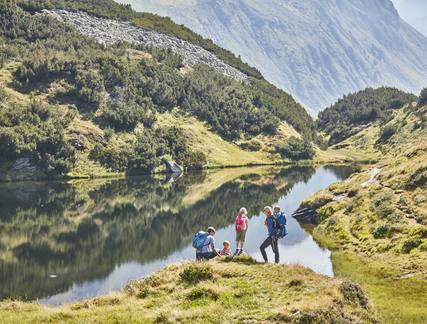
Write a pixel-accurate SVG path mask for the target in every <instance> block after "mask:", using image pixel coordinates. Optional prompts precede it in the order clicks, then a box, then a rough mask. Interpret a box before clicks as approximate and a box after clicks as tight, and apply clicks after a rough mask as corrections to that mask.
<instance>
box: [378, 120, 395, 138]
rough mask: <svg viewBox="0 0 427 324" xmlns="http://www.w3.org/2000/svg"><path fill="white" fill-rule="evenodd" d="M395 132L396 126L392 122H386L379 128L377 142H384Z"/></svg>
mask: <svg viewBox="0 0 427 324" xmlns="http://www.w3.org/2000/svg"><path fill="white" fill-rule="evenodd" d="M396 132H397V126H396V125H394V124H388V125H386V126H384V127H382V128H381V130H380V138H379V142H383V143H384V142H386V141H387V140H388V139H390V138H391V137H392V136H393V135H394V134H396Z"/></svg>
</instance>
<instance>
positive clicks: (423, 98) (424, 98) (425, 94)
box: [418, 88, 427, 106]
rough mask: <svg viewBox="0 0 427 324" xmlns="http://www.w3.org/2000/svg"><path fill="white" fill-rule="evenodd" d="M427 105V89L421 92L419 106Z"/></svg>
mask: <svg viewBox="0 0 427 324" xmlns="http://www.w3.org/2000/svg"><path fill="white" fill-rule="evenodd" d="M426 104H427V88H424V89H423V90H421V93H420V96H419V98H418V106H423V105H426Z"/></svg>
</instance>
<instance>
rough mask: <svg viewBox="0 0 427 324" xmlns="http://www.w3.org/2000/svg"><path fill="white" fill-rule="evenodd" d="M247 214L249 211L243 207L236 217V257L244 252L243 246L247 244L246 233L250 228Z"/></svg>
mask: <svg viewBox="0 0 427 324" xmlns="http://www.w3.org/2000/svg"><path fill="white" fill-rule="evenodd" d="M247 214H248V211H247V210H246V208H244V207H242V208H240V211H239V213H238V214H237V216H236V224H235V229H236V243H237V246H236V252H235V253H234V256H236V255H240V254H242V252H243V244H244V243H245V237H246V232H247V230H248V226H249V219H248V217H247V216H246V215H247Z"/></svg>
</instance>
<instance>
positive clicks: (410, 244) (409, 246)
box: [402, 239, 423, 253]
mask: <svg viewBox="0 0 427 324" xmlns="http://www.w3.org/2000/svg"><path fill="white" fill-rule="evenodd" d="M422 243H423V242H422V241H421V240H420V239H409V240H406V241H405V242H403V245H402V252H403V253H409V252H411V251H412V250H413V249H415V248H417V247H418V246H420V245H421V244H422Z"/></svg>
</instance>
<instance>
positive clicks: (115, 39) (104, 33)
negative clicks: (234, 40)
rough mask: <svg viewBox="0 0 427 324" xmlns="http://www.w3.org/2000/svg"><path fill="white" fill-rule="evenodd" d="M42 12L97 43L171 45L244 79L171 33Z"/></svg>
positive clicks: (190, 59) (191, 61)
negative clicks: (92, 38)
mask: <svg viewBox="0 0 427 324" xmlns="http://www.w3.org/2000/svg"><path fill="white" fill-rule="evenodd" d="M42 13H43V14H45V15H51V16H52V17H54V18H56V19H58V20H60V21H62V22H64V23H65V24H67V25H69V26H71V27H73V28H74V29H75V30H77V31H78V32H79V33H81V34H83V35H86V36H89V37H94V38H95V39H96V40H97V41H98V42H99V43H100V44H105V45H111V44H115V43H119V42H127V43H130V44H138V45H139V44H141V45H145V46H155V47H158V48H161V49H166V50H168V49H170V50H172V51H173V52H175V53H176V54H178V55H180V56H182V58H183V63H184V65H188V66H194V65H197V64H206V65H208V66H210V67H212V68H213V69H215V70H216V71H218V72H220V73H222V74H224V75H226V76H228V77H230V78H232V79H235V80H238V81H243V80H245V79H247V76H246V75H245V74H244V73H242V72H240V71H239V70H237V69H236V68H234V67H231V66H229V65H228V64H226V63H224V62H223V61H221V60H220V59H219V58H218V57H216V55H214V54H213V53H211V52H209V51H207V50H205V49H204V48H202V47H200V46H198V45H194V44H192V43H189V42H187V41H184V40H182V39H179V38H176V37H173V36H169V35H166V34H163V33H160V32H156V31H153V30H146V29H143V28H139V27H136V26H133V25H132V24H131V23H129V22H121V21H116V20H112V19H106V18H98V17H94V16H91V15H89V14H87V13H85V12H82V11H78V12H70V11H66V10H43V11H42Z"/></svg>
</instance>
